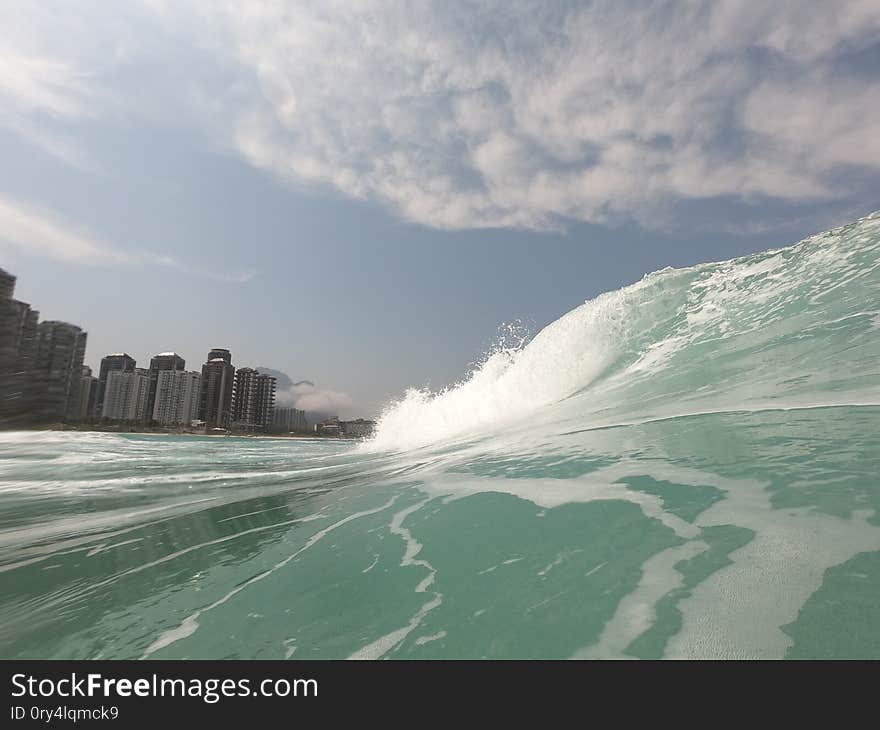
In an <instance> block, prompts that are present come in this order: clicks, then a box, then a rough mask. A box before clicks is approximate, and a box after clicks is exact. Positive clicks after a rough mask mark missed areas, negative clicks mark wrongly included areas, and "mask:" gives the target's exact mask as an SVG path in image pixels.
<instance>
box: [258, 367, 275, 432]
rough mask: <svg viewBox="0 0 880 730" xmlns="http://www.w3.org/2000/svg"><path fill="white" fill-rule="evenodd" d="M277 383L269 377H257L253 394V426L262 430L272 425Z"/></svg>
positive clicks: (262, 375)
mask: <svg viewBox="0 0 880 730" xmlns="http://www.w3.org/2000/svg"><path fill="white" fill-rule="evenodd" d="M276 384H277V381H276V380H275V378H273V377H272V376H271V375H268V374H266V373H263V374H261V375H257V388H256V393H254V424H255V425H256V426H259V427H260V428H262V429H267V428H268V427H269V426H271V425H272V421H273V419H274V417H275V388H276Z"/></svg>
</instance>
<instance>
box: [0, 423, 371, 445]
mask: <svg viewBox="0 0 880 730" xmlns="http://www.w3.org/2000/svg"><path fill="white" fill-rule="evenodd" d="M50 431H51V432H68V433H69V432H77V433H108V434H117V435H125V434H137V435H140V436H198V437H201V438H236V439H284V440H297V439H305V440H308V441H363V440H364V439H362V438H346V437H344V436H321V435H319V434H316V433H290V434H286V433H200V432H198V431H161V430H154V429H138V428H78V427H76V426H64V425H57V424H53V425H51V426H21V427H17V426H13V427H11V428H0V433H3V432H8V433H14V432H19V433H43V432H50Z"/></svg>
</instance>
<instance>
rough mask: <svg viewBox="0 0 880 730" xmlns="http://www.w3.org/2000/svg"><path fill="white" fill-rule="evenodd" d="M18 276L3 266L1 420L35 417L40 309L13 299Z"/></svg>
mask: <svg viewBox="0 0 880 730" xmlns="http://www.w3.org/2000/svg"><path fill="white" fill-rule="evenodd" d="M14 292H15V277H14V276H13V275H12V274H10V273H8V272H6V271H4V270H3V269H0V422H9V421H11V420H15V421H19V420H28V419H29V418H31V417H32V411H33V406H34V402H33V397H34V394H35V389H34V382H33V378H32V377H31V376H32V370H33V366H34V356H35V354H36V353H35V348H36V339H37V321H38V319H39V312H36V311H34V310H32V309H31V307H30V305H29V304H26V303H25V302H20V301H18V300H16V299H13V298H12V295H13V294H14Z"/></svg>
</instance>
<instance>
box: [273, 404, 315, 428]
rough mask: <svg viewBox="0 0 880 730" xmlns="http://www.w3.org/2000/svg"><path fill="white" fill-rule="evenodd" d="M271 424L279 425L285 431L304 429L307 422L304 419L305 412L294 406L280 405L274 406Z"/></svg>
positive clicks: (306, 426) (307, 425)
mask: <svg viewBox="0 0 880 730" xmlns="http://www.w3.org/2000/svg"><path fill="white" fill-rule="evenodd" d="M272 424H273V425H275V426H280V427H282V428H284V429H286V430H287V431H306V430H308V427H309V424H308V422H307V421H306V412H305V411H300V410H298V409H296V408H289V407H287V406H281V407H277V408H275V414H274V415H273V416H272Z"/></svg>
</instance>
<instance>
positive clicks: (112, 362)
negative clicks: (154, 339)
mask: <svg viewBox="0 0 880 730" xmlns="http://www.w3.org/2000/svg"><path fill="white" fill-rule="evenodd" d="M135 365H136V363H135V360H134V358H133V357H132V356H131V355H128V354H127V353H124V352H118V353H115V354H113V355H105V356H104V357H102V358H101V369H100V370H99V371H98V395H97V397H96V399H95V414H96V415H98V416H100V415H101V413H103V410H104V392H105V391H106V390H107V375H108V374H109V373H110V371H111V370H121V371H122V372H124V373H133V372H134V368H135Z"/></svg>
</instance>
